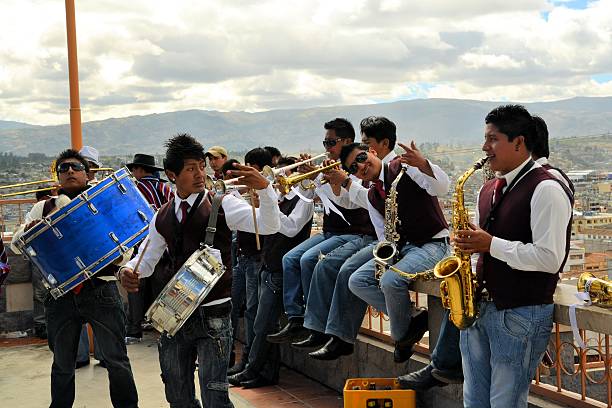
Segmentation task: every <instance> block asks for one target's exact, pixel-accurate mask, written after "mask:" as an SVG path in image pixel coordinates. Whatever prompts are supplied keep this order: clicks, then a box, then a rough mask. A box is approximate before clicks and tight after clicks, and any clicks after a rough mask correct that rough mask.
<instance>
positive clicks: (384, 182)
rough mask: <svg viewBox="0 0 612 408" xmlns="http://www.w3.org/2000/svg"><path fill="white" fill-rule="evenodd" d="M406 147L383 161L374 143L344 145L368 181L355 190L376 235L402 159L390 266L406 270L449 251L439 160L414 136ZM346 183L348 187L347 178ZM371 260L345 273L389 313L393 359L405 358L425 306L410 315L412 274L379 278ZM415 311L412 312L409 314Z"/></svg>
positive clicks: (347, 162)
mask: <svg viewBox="0 0 612 408" xmlns="http://www.w3.org/2000/svg"><path fill="white" fill-rule="evenodd" d="M399 145H400V147H401V148H402V149H404V153H403V154H402V155H401V156H400V157H399V158H396V159H395V160H392V161H391V162H390V163H389V164H388V165H383V163H382V161H381V160H380V159H378V157H377V156H376V151H375V150H374V149H372V148H370V149H369V150H368V148H367V147H365V146H363V145H359V144H353V145H349V146H346V147H345V148H343V151H342V153H341V160H342V164H343V166H344V168H345V169H346V170H347V171H348V172H349V173H351V174H355V175H356V176H357V177H358V178H360V179H362V180H367V181H370V182H371V183H372V185H371V187H370V189H369V191H368V192H367V193H366V194H364V193H363V191H362V190H358V191H356V193H357V194H355V199H356V200H357V201H359V202H360V203H361V204H362V205H364V206H367V207H368V211H369V213H370V217H371V219H372V223H373V224H374V227H375V228H376V233H377V237H378V240H379V241H380V240H383V239H384V238H385V222H392V221H393V220H385V198H386V196H387V194H388V193H389V189H390V187H391V183H393V181H394V180H395V178H396V177H397V175H398V174H399V173H400V170H401V169H402V167H403V166H404V165H407V166H405V167H406V173H405V174H404V175H403V177H402V178H401V179H400V181H399V183H398V184H397V195H398V198H397V207H398V208H397V216H398V221H399V223H394V224H393V225H392V228H393V229H395V230H396V231H397V232H398V233H399V236H400V237H399V240H398V242H397V243H396V247H397V250H398V252H399V255H398V260H397V261H395V263H394V266H395V267H396V268H398V269H399V270H401V271H404V272H407V273H416V272H422V271H425V270H427V269H430V268H433V267H434V266H435V264H436V263H437V262H438V260H440V259H442V258H443V257H444V256H445V255H446V254H447V253H448V248H449V247H448V236H449V231H448V225H447V223H446V221H445V219H444V216H443V214H442V210H441V208H440V204H439V202H438V196H440V195H443V194H446V192H447V191H448V187H449V184H450V180H449V178H448V176H447V175H446V173H444V171H443V170H442V169H441V168H440V167H439V166H437V165H435V164H433V163H431V162H430V161H429V160H427V159H426V158H425V157H424V156H423V154H422V153H421V152H420V151H419V150H418V149H417V147H416V145H415V144H414V142H412V143H411V145H410V146H407V145H404V144H401V143H400V144H399ZM348 188H349V189H350V188H351V186H350V182H349V186H348ZM374 271H375V264H374V260H373V259H372V260H369V261H368V262H366V263H365V264H364V265H362V266H361V267H359V268H358V269H357V270H356V271H355V272H354V273H353V274H352V275H351V276H350V278H349V288H350V290H351V291H352V292H353V293H354V294H355V295H357V296H358V297H360V298H361V299H362V300H364V301H365V302H366V303H368V304H369V305H372V306H373V307H375V308H376V309H377V310H380V311H382V312H384V313H385V314H387V315H388V316H389V320H390V322H391V337H392V338H393V340H394V341H395V352H394V360H395V361H396V362H398V363H399V362H403V361H406V360H408V358H410V355H412V346H413V345H414V343H416V342H417V341H418V340H419V339H420V338H421V337H423V335H424V334H425V332H426V331H427V314H426V312H425V311H421V312H420V313H418V314H416V315H414V309H413V307H412V303H411V301H410V297H409V295H408V290H409V285H410V283H411V280H410V279H407V278H405V277H403V276H400V275H399V274H397V273H394V272H390V271H387V272H386V273H384V274H383V275H382V277H381V278H380V282H378V281H377V280H376V279H375V277H374ZM413 315H414V318H412V317H413Z"/></svg>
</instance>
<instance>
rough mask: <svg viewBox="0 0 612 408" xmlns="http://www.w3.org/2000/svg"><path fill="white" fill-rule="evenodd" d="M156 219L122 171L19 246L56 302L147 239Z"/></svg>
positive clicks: (131, 179)
mask: <svg viewBox="0 0 612 408" xmlns="http://www.w3.org/2000/svg"><path fill="white" fill-rule="evenodd" d="M154 214H155V213H154V212H153V209H152V208H151V206H150V205H149V203H148V202H147V201H146V199H145V198H144V196H143V195H142V193H141V192H140V190H138V187H136V179H135V178H134V176H132V174H131V173H130V171H129V170H128V169H127V168H123V169H121V170H118V171H116V172H115V173H113V174H111V175H110V176H108V177H106V178H104V179H103V180H102V181H100V183H98V184H96V185H95V186H94V187H91V188H89V189H88V190H86V191H84V192H82V193H81V194H79V195H78V196H77V197H75V198H74V199H72V200H71V201H70V203H69V204H67V205H66V206H64V207H62V208H61V209H59V210H58V211H56V212H54V213H52V214H50V215H49V216H47V217H44V218H43V220H42V222H40V223H38V224H36V225H35V226H34V227H32V228H31V229H30V230H28V231H27V232H25V233H24V234H23V235H22V236H21V238H20V239H19V240H18V242H17V243H16V245H17V246H18V247H19V249H20V250H21V252H22V253H23V254H25V255H26V256H27V257H28V258H29V259H30V261H32V262H33V263H34V264H35V265H36V266H38V269H40V271H41V273H42V275H43V278H44V283H45V286H47V288H48V289H49V290H50V292H51V295H52V296H53V297H54V298H56V299H57V298H59V297H60V296H62V295H63V294H65V293H67V292H68V291H70V290H71V289H73V288H74V287H75V286H77V285H78V284H79V283H81V282H83V281H84V280H86V279H90V278H91V277H92V276H94V275H95V274H96V273H98V272H99V271H100V270H102V269H103V268H104V267H106V266H108V265H109V264H110V263H111V262H113V261H114V260H116V259H117V258H119V257H120V256H122V255H123V254H124V253H126V252H127V251H129V250H130V249H131V248H132V247H134V246H135V245H136V244H138V243H139V242H140V241H141V240H142V239H143V238H144V237H146V235H147V233H148V228H149V222H150V221H151V219H152V218H153V215H154Z"/></svg>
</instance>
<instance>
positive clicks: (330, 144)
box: [323, 137, 344, 147]
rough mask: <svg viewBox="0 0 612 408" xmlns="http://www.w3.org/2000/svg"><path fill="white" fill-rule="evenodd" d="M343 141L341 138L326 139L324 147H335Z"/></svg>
mask: <svg viewBox="0 0 612 408" xmlns="http://www.w3.org/2000/svg"><path fill="white" fill-rule="evenodd" d="M342 139H344V138H343V137H339V138H337V139H325V140H323V147H334V146H335V145H336V144H337V143H338V142H339V141H340V140H342Z"/></svg>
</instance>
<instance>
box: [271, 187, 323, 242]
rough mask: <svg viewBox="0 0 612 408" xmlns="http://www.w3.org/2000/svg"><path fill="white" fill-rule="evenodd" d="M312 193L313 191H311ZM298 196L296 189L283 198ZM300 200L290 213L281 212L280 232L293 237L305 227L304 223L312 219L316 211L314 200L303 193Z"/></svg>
mask: <svg viewBox="0 0 612 408" xmlns="http://www.w3.org/2000/svg"><path fill="white" fill-rule="evenodd" d="M311 194H312V193H311ZM295 196H296V193H295V192H294V191H290V192H289V194H287V195H286V196H284V197H283V198H282V199H281V201H282V200H291V199H292V198H294V197H295ZM299 197H300V200H299V201H298V202H297V204H296V205H295V207H294V208H293V210H292V211H291V213H290V214H289V215H285V214H283V213H282V212H281V213H280V229H279V231H278V232H280V233H281V234H283V235H285V236H287V237H289V238H293V237H295V236H296V235H297V234H298V233H299V232H300V231H301V230H302V228H304V225H306V224H307V223H308V221H310V219H311V218H312V214H313V213H314V204H313V202H312V200H310V201H307V200H308V198H306V199H304V198H305V197H304V196H303V195H302V194H299Z"/></svg>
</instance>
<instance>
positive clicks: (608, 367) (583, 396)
mask: <svg viewBox="0 0 612 408" xmlns="http://www.w3.org/2000/svg"><path fill="white" fill-rule="evenodd" d="M434 284H435V282H431V283H429V284H417V285H416V287H417V289H418V290H420V291H422V292H421V293H417V292H410V296H411V298H412V300H413V301H415V303H417V305H418V304H419V303H421V304H426V302H423V298H424V297H425V296H436V297H438V296H439V292H438V289H437V285H435V286H434ZM575 291H576V289H575V286H573V285H569V284H563V285H559V286H558V288H557V292H556V294H555V316H554V320H555V324H554V328H553V332H552V335H551V339H550V342H549V346H548V349H547V353H546V354H545V357H544V358H543V359H542V363H541V364H540V366H539V367H538V369H537V371H536V375H535V379H534V380H533V382H532V384H531V389H530V391H531V393H532V394H535V395H539V396H541V397H543V398H545V399H547V400H549V401H551V402H552V401H554V402H556V403H560V404H565V405H568V406H571V407H580V408H604V407H606V408H612V354H611V347H610V346H611V344H610V334H612V311H609V310H606V309H603V308H600V307H597V306H591V307H582V308H578V313H577V315H578V326H579V327H580V328H581V329H580V335H581V337H582V339H583V341H584V343H585V344H586V346H587V348H586V349H584V350H581V349H580V347H579V346H578V345H577V344H576V343H575V342H574V339H573V335H572V331H571V329H570V328H569V326H568V324H569V317H568V314H567V313H568V312H567V310H568V308H569V304H571V303H573V301H571V298H572V297H573V296H572V297H570V295H573V293H575ZM425 293H426V294H425ZM584 326H588V327H584ZM389 327H390V324H389V318H388V317H387V316H385V315H384V314H383V313H380V312H379V311H377V310H375V309H374V308H372V307H368V310H367V312H366V315H365V317H364V320H363V323H362V326H361V330H360V333H361V334H363V335H366V336H370V337H374V338H376V339H379V340H381V341H383V342H385V343H388V344H393V341H392V339H391V337H390V335H389V333H390V331H389ZM415 351H416V352H418V353H421V354H423V355H429V354H430V351H431V350H430V349H429V338H428V336H427V335H426V336H425V337H424V338H423V340H421V342H419V343H418V344H416V345H415Z"/></svg>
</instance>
